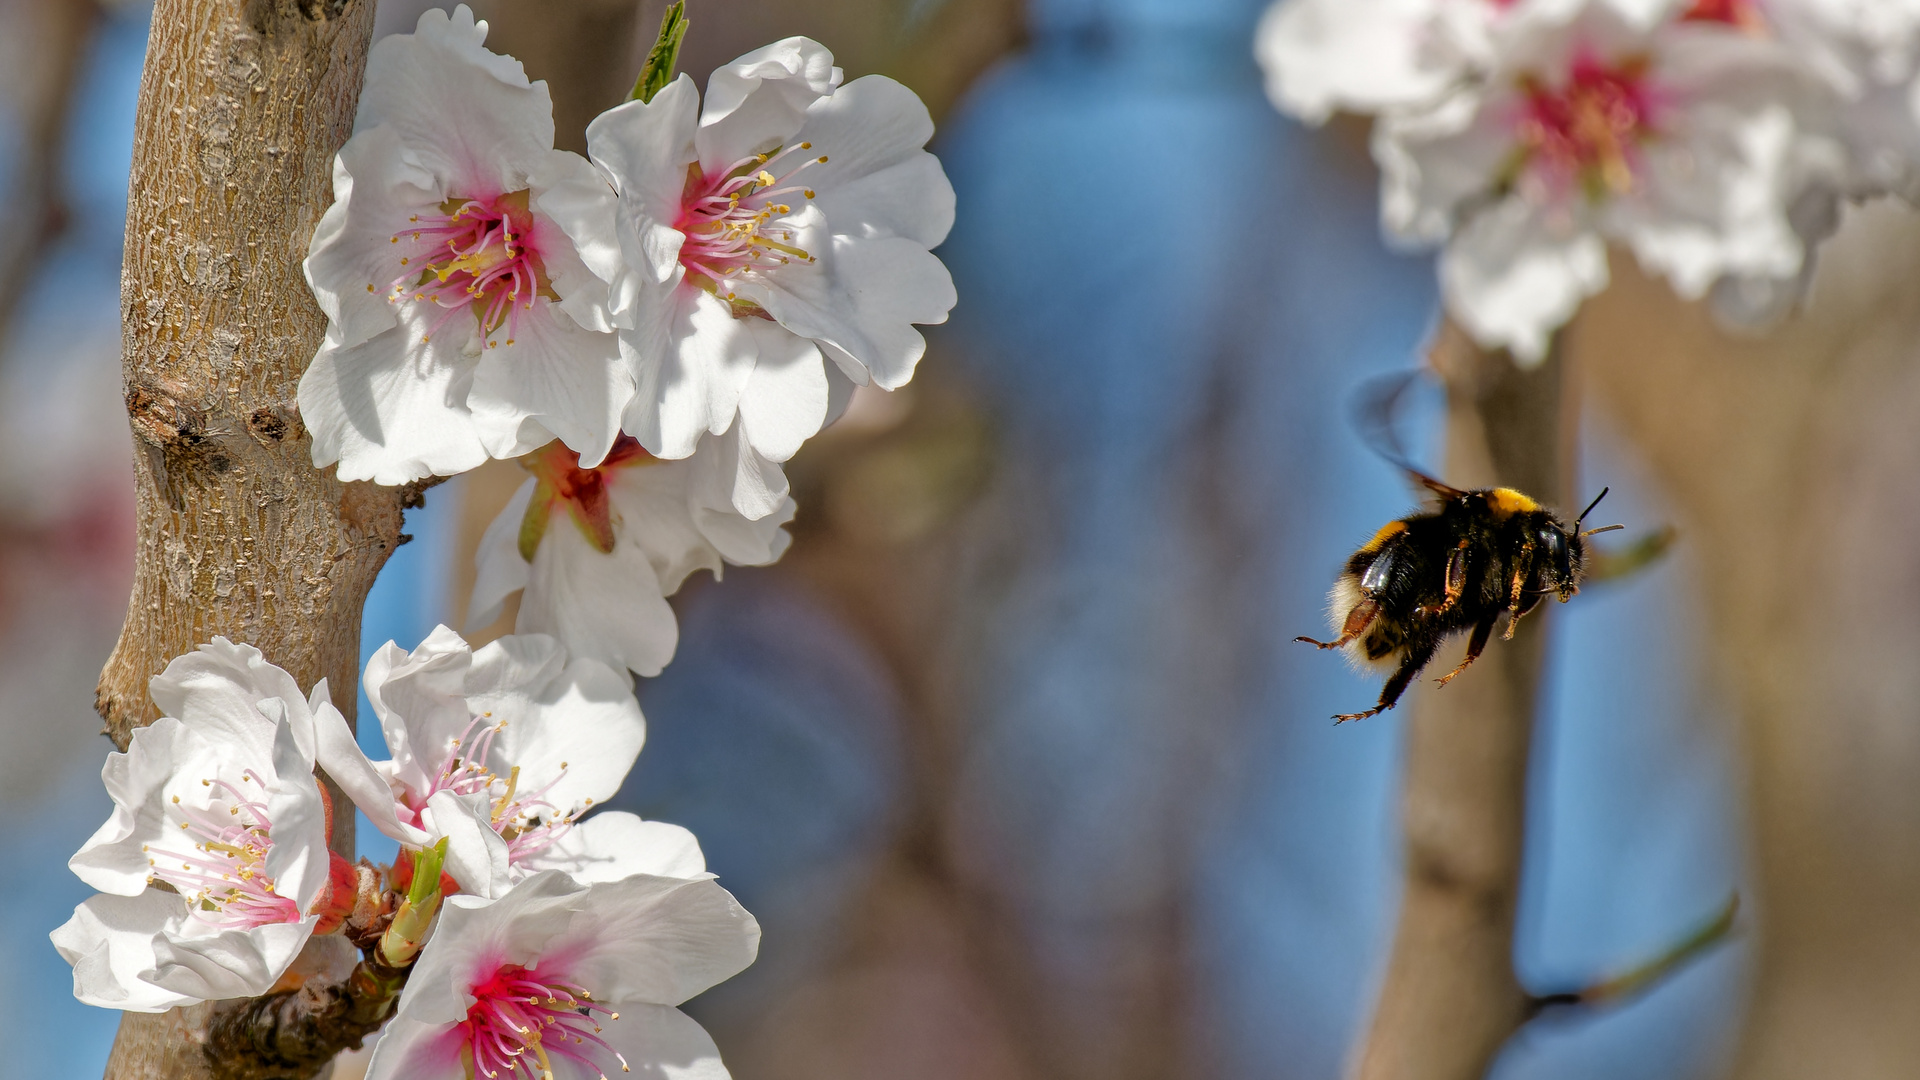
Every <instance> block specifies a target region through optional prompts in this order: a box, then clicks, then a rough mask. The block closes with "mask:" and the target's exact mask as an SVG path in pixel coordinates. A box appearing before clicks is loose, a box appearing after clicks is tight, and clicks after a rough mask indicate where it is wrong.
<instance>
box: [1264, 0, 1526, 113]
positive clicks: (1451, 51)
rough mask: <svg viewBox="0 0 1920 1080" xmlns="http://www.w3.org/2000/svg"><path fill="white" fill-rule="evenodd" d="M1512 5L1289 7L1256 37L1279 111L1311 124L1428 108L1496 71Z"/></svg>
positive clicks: (1328, 2)
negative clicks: (1497, 36)
mask: <svg viewBox="0 0 1920 1080" xmlns="http://www.w3.org/2000/svg"><path fill="white" fill-rule="evenodd" d="M1512 7H1513V4H1512V3H1511V2H1510V0H1285V2H1283V3H1277V4H1275V5H1273V6H1272V7H1270V8H1268V9H1267V13H1266V15H1264V16H1263V17H1262V18H1261V20H1260V27H1259V29H1258V30H1257V31H1256V32H1255V34H1254V53H1255V55H1256V56H1257V57H1258V58H1259V60H1260V66H1261V69H1262V70H1263V71H1264V72H1265V73H1266V80H1267V96H1268V97H1270V98H1272V99H1273V103H1274V105H1275V107H1277V108H1279V109H1280V110H1281V111H1282V112H1285V113H1287V114H1289V115H1291V116H1296V117H1299V118H1300V119H1302V120H1305V121H1306V122H1308V123H1310V124H1319V123H1323V122H1325V120H1326V119H1327V118H1328V117H1329V116H1331V115H1333V113H1334V112H1336V111H1340V110H1345V111H1348V112H1360V113H1375V112H1387V111H1390V110H1394V109H1403V108H1416V107H1420V106H1425V105H1431V104H1432V103H1434V102H1435V101H1437V100H1439V98H1440V97H1441V96H1442V95H1444V94H1445V93H1446V92H1447V91H1449V90H1452V89H1455V88H1456V87H1458V86H1459V85H1461V84H1463V83H1464V82H1466V81H1467V80H1469V79H1471V78H1472V77H1474V76H1476V75H1478V74H1479V73H1481V72H1482V71H1484V70H1485V69H1487V68H1488V67H1491V66H1492V63H1493V56H1494V50H1493V42H1492V41H1491V39H1490V35H1491V33H1492V30H1493V28H1494V26H1495V25H1496V24H1497V23H1498V22H1499V21H1500V20H1501V19H1502V17H1503V16H1504V15H1505V14H1506V13H1507V11H1508V10H1510V9H1511V8H1512Z"/></svg>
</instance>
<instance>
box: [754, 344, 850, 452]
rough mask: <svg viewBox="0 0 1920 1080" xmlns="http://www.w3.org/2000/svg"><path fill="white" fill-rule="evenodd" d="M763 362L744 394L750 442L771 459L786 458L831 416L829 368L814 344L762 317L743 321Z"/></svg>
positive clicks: (758, 366) (816, 432) (755, 367)
mask: <svg viewBox="0 0 1920 1080" xmlns="http://www.w3.org/2000/svg"><path fill="white" fill-rule="evenodd" d="M742 321H743V322H744V323H745V324H746V326H747V330H748V332H749V333H751V334H752V335H753V338H754V342H755V345H756V351H757V352H758V353H759V360H758V361H757V362H756V363H755V364H754V367H753V374H752V375H750V376H748V378H747V385H746V387H745V389H743V390H742V391H741V393H740V419H739V421H738V423H739V424H740V425H741V430H742V432H743V433H744V434H745V435H746V437H747V442H748V443H749V444H750V445H751V446H752V447H753V448H754V450H756V451H758V452H759V453H760V455H761V456H762V457H764V458H766V459H767V460H769V461H785V460H787V459H788V458H790V457H792V456H793V455H794V452H795V451H797V450H799V449H800V444H801V443H803V442H805V441H807V440H808V439H810V438H812V437H813V436H814V435H816V434H818V433H819V431H820V426H821V425H822V424H824V423H825V422H826V419H827V396H828V390H827V372H826V365H825V363H824V362H822V360H821V359H820V350H819V348H817V347H816V346H815V345H814V344H813V342H811V341H808V340H807V339H806V338H803V337H799V336H797V335H795V334H794V333H792V332H791V331H789V330H787V329H785V328H783V327H781V326H778V325H776V324H773V323H769V322H767V321H766V320H764V319H745V320H742Z"/></svg>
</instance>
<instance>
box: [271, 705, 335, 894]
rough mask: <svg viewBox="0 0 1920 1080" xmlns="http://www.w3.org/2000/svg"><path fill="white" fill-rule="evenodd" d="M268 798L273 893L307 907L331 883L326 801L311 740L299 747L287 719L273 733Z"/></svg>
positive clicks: (310, 736) (309, 736)
mask: <svg viewBox="0 0 1920 1080" xmlns="http://www.w3.org/2000/svg"><path fill="white" fill-rule="evenodd" d="M275 700H276V702H277V699H275ZM308 738H309V739H311V738H312V735H311V733H309V735H308ZM266 801H267V818H268V820H270V821H272V822H273V846H272V847H271V848H269V849H268V851H267V860H266V872H267V876H268V877H270V878H272V879H273V883H274V886H273V887H274V892H276V893H278V894H280V895H281V896H284V897H286V898H288V899H290V900H292V901H293V902H294V903H296V904H298V905H299V906H300V910H301V911H308V910H310V909H311V908H312V907H313V904H314V901H315V900H317V899H318V898H319V895H320V890H321V889H323V888H325V887H326V884H327V871H328V861H329V860H328V857H327V809H326V801H325V798H324V797H323V796H322V795H321V794H320V785H319V784H318V783H317V782H316V781H315V779H314V775H313V749H312V747H311V745H309V746H307V747H305V748H302V747H300V746H298V745H297V744H296V740H295V738H294V735H293V729H292V727H291V726H290V725H289V724H287V723H286V722H285V721H284V720H282V722H281V723H280V724H279V725H278V727H277V730H276V732H275V736H274V749H273V773H272V774H270V777H269V779H268V784H267V800H266Z"/></svg>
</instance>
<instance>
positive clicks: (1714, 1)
mask: <svg viewBox="0 0 1920 1080" xmlns="http://www.w3.org/2000/svg"><path fill="white" fill-rule="evenodd" d="M1680 18H1681V21H1683V22H1716V23H1726V24H1727V25H1728V26H1737V27H1740V28H1741V29H1747V30H1753V29H1759V28H1762V27H1764V26H1765V25H1766V20H1765V19H1764V18H1762V17H1761V15H1760V9H1759V7H1758V6H1757V5H1756V4H1755V3H1754V0H1695V3H1694V5H1693V6H1692V7H1691V8H1688V9H1687V13H1686V14H1685V15H1682V16H1681V17H1680Z"/></svg>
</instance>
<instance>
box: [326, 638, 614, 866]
mask: <svg viewBox="0 0 1920 1080" xmlns="http://www.w3.org/2000/svg"><path fill="white" fill-rule="evenodd" d="M365 686H366V692H367V700H368V702H369V703H370V704H372V706H373V710H374V713H375V714H376V715H377V716H378V717H379V718H380V729H381V732H382V733H383V734H384V736H385V737H386V742H387V749H388V751H389V752H390V753H391V754H392V757H391V758H390V759H389V760H387V761H378V762H375V761H369V760H368V759H367V757H366V755H365V754H364V753H362V752H361V750H360V748H359V746H358V745H357V744H356V743H355V742H354V738H353V733H352V732H351V731H349V730H348V729H347V727H346V724H345V723H344V721H338V720H335V719H333V718H329V719H328V720H326V721H323V722H321V723H320V724H319V726H318V733H317V742H318V757H319V762H320V765H321V767H322V768H324V769H325V770H326V771H327V775H329V776H331V777H333V778H334V782H335V783H337V784H339V785H340V788H341V790H343V791H345V792H346V793H347V795H348V797H349V798H351V799H352V800H353V802H354V805H356V806H358V807H359V808H360V810H361V811H362V812H363V813H365V814H366V815H367V818H368V820H370V821H371V822H373V825H374V827H375V828H378V829H379V830H380V831H381V832H383V833H385V834H386V835H388V836H390V837H392V838H393V839H395V840H397V841H399V842H400V843H401V844H403V845H405V846H407V847H408V848H412V849H419V848H424V847H427V846H429V845H430V844H433V843H434V842H436V841H437V840H439V839H440V838H442V837H445V838H447V840H448V848H447V862H446V872H447V873H448V875H449V876H451V877H452V878H453V881H454V883H455V885H456V886H457V887H458V888H459V889H460V890H461V891H462V892H466V893H472V894H475V895H480V896H495V895H498V894H500V893H501V892H503V891H505V889H506V888H507V887H508V885H509V884H510V883H511V881H512V880H514V879H515V878H516V877H519V876H522V874H523V873H524V872H525V870H524V868H525V867H526V866H528V865H530V863H529V860H535V859H536V857H537V856H539V855H540V854H541V853H542V852H544V851H545V850H546V849H547V848H549V847H551V846H553V845H554V844H555V843H556V842H558V841H560V840H561V839H562V838H563V837H565V836H566V835H567V833H568V832H569V831H570V830H571V829H572V828H573V827H574V820H575V819H576V818H578V817H579V816H580V815H581V814H584V813H586V811H587V810H588V809H590V808H591V807H592V806H593V805H594V804H595V803H596V802H600V801H603V800H605V799H607V798H609V797H610V796H612V795H613V793H614V792H615V791H617V790H619V787H620V783H621V781H622V780H624V779H625V778H626V775H627V772H628V770H629V769H631V768H632V767H633V762H634V759H635V758H636V757H638V756H639V754H640V746H641V743H642V742H643V741H644V740H645V738H646V722H645V721H644V720H643V719H642V718H641V715H640V706H639V704H638V702H636V701H635V700H634V697H633V690H632V686H631V683H630V682H629V681H628V679H627V677H626V676H625V675H624V674H621V673H618V672H617V671H615V669H613V668H610V667H608V666H606V665H604V664H601V663H599V662H597V661H594V660H591V659H586V658H580V657H569V656H568V655H567V653H566V651H565V650H564V649H562V648H561V647H560V645H559V643H558V642H556V641H554V640H553V639H552V638H549V637H545V636H542V635H537V634H536V635H523V636H518V637H505V638H501V639H500V640H498V641H495V642H493V643H492V644H490V645H487V646H484V647H483V648H480V649H477V650H476V649H473V648H471V647H469V646H468V644H467V642H466V641H465V640H464V639H463V638H461V637H460V635H458V634H456V633H454V632H453V631H452V630H449V629H447V628H446V627H444V626H441V627H436V628H435V629H434V632H433V633H432V634H431V635H429V636H428V637H427V639H426V640H425V641H423V642H421V643H420V646H419V647H418V648H416V649H414V650H413V651H412V652H411V653H408V652H406V651H404V650H402V649H401V648H400V647H399V646H397V645H394V644H393V643H392V642H388V643H387V644H386V645H384V646H382V647H381V648H380V650H379V651H378V652H376V653H374V655H373V659H371V660H369V661H368V662H367V671H366V679H365ZM562 852H563V853H565V854H564V858H567V859H577V858H579V857H581V856H582V851H581V849H579V848H578V847H577V845H573V846H568V847H565V848H563V849H562ZM540 865H545V864H540Z"/></svg>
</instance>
